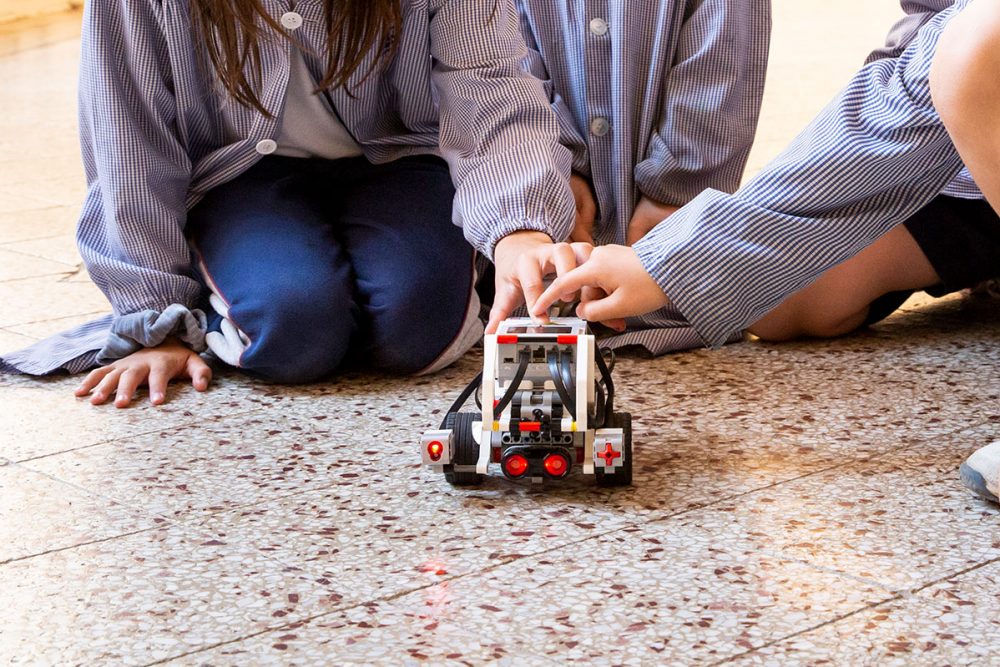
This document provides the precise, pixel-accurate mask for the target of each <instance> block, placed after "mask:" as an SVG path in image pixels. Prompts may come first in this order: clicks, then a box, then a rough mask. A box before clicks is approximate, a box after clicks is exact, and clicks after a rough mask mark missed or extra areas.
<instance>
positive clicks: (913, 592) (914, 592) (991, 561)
mask: <svg viewBox="0 0 1000 667" xmlns="http://www.w3.org/2000/svg"><path fill="white" fill-rule="evenodd" d="M997 563H1000V556H997V557H995V558H988V559H987V560H984V561H980V562H978V563H976V564H974V565H970V566H969V567H964V568H962V569H960V570H955V571H954V572H951V573H949V574H946V575H944V576H942V577H939V578H937V579H935V580H934V581H931V582H928V583H926V584H922V585H920V586H916V587H913V588H909V589H907V590H906V592H905V595H904V597H907V598H911V597H912V598H914V599H919V600H925V601H930V600H932V598H928V597H923V596H921V595H920V593H922V592H923V591H925V590H927V589H928V588H931V587H932V586H937V585H938V584H941V583H944V582H946V581H951V580H952V579H956V578H958V577H963V576H965V575H966V574H968V573H970V572H975V571H976V570H981V569H982V568H984V567H989V566H990V565H996V564H997Z"/></svg>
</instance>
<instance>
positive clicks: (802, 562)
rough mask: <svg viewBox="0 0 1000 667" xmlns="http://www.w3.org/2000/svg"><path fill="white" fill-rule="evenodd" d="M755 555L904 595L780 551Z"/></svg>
mask: <svg viewBox="0 0 1000 667" xmlns="http://www.w3.org/2000/svg"><path fill="white" fill-rule="evenodd" d="M755 553H759V554H763V555H764V556H770V557H771V558H777V559H778V560H783V561H788V562H792V563H798V564H799V565H804V566H806V567H808V568H809V569H810V570H816V571H817V572H825V573H827V574H832V575H835V576H837V577H840V578H843V579H850V580H851V581H854V582H855V583H859V584H864V585H866V586H874V587H876V588H880V589H882V590H883V591H885V592H886V593H889V594H893V595H904V592H903V591H901V590H899V588H897V587H894V586H891V585H889V584H888V583H886V582H882V581H878V580H877V579H868V578H867V577H862V576H860V575H857V574H852V573H850V572H846V571H844V570H838V569H837V568H835V567H829V566H826V565H817V564H816V563H813V562H810V561H808V560H805V559H803V558H797V557H795V556H792V555H790V554H787V553H784V552H782V551H773V550H771V549H761V550H759V551H757V552H755Z"/></svg>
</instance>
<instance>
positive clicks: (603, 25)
mask: <svg viewBox="0 0 1000 667" xmlns="http://www.w3.org/2000/svg"><path fill="white" fill-rule="evenodd" d="M590 32H592V33H594V34H595V35H597V36H598V37H604V36H605V35H606V34H608V22H607V21H605V20H604V19H591V20H590Z"/></svg>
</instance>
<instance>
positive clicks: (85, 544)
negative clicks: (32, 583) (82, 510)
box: [0, 526, 163, 567]
mask: <svg viewBox="0 0 1000 667" xmlns="http://www.w3.org/2000/svg"><path fill="white" fill-rule="evenodd" d="M162 528H163V526H149V527H147V528H139V529H138V530H131V531H128V532H125V533H119V534H117V535H109V536H107V537H102V538H99V539H96V540H87V541H85V542H80V543H78V544H70V545H66V546H64V547H56V548H54V549H48V550H46V551H39V552H38V553H33V554H28V555H26V556H15V557H14V558H8V559H7V560H3V561H0V567H3V566H5V565H11V564H13V563H21V562H24V561H27V560H31V559H33V558H42V557H44V556H49V555H52V554H57V553H60V552H63V551H72V550H73V549H79V548H81V547H88V546H92V545H94V544H102V543H104V542H111V541H113V540H120V539H123V538H126V537H132V536H134V535H140V534H142V533H149V532H152V531H154V530H160V529H162Z"/></svg>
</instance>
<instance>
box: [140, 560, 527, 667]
mask: <svg viewBox="0 0 1000 667" xmlns="http://www.w3.org/2000/svg"><path fill="white" fill-rule="evenodd" d="M265 558H269V557H268V556H266V555H265ZM271 560H274V559H271ZM513 560H517V559H513ZM281 564H282V565H285V564H284V563H281ZM484 571H487V570H484ZM461 576H463V575H456V576H454V577H447V578H442V579H441V580H440V581H435V582H429V583H427V584H426V585H423V586H418V587H416V588H413V589H407V590H404V591H399V592H397V593H394V594H393V595H390V596H386V597H384V598H374V599H371V600H363V601H357V602H351V603H349V604H345V605H341V606H337V607H335V608H333V609H329V610H327V611H324V612H322V613H319V614H311V615H306V616H303V617H301V618H298V619H295V620H289V621H286V622H284V623H282V624H280V625H276V626H274V627H268V628H264V629H262V630H258V631H255V632H251V633H249V634H246V635H241V636H239V637H235V638H233V639H229V640H225V641H221V642H216V643H215V644H211V645H208V646H203V647H200V648H197V649H194V650H191V651H186V652H184V653H180V654H177V655H173V656H169V657H166V658H162V659H160V660H155V661H153V662H149V663H145V664H144V667H153V666H154V665H162V664H166V663H168V662H173V661H175V660H181V659H183V658H186V657H190V656H192V655H197V654H199V653H205V652H207V651H213V650H215V649H217V648H219V647H222V646H229V645H231V644H237V643H240V642H243V641H246V640H248V639H253V638H255V637H260V636H262V635H266V634H271V633H278V632H281V631H283V630H293V629H295V628H298V627H301V626H304V625H308V624H310V623H313V622H314V621H317V620H319V619H322V618H325V617H328V616H334V615H339V614H343V613H345V612H348V611H350V610H352V609H358V608H360V607H365V606H367V605H370V604H372V603H383V602H392V601H394V600H396V599H398V598H401V597H404V596H406V595H411V594H413V593H417V592H420V591H422V590H425V589H428V588H432V587H434V586H438V585H440V584H441V583H444V582H448V581H454V580H455V579H458V578H460V577H461Z"/></svg>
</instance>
